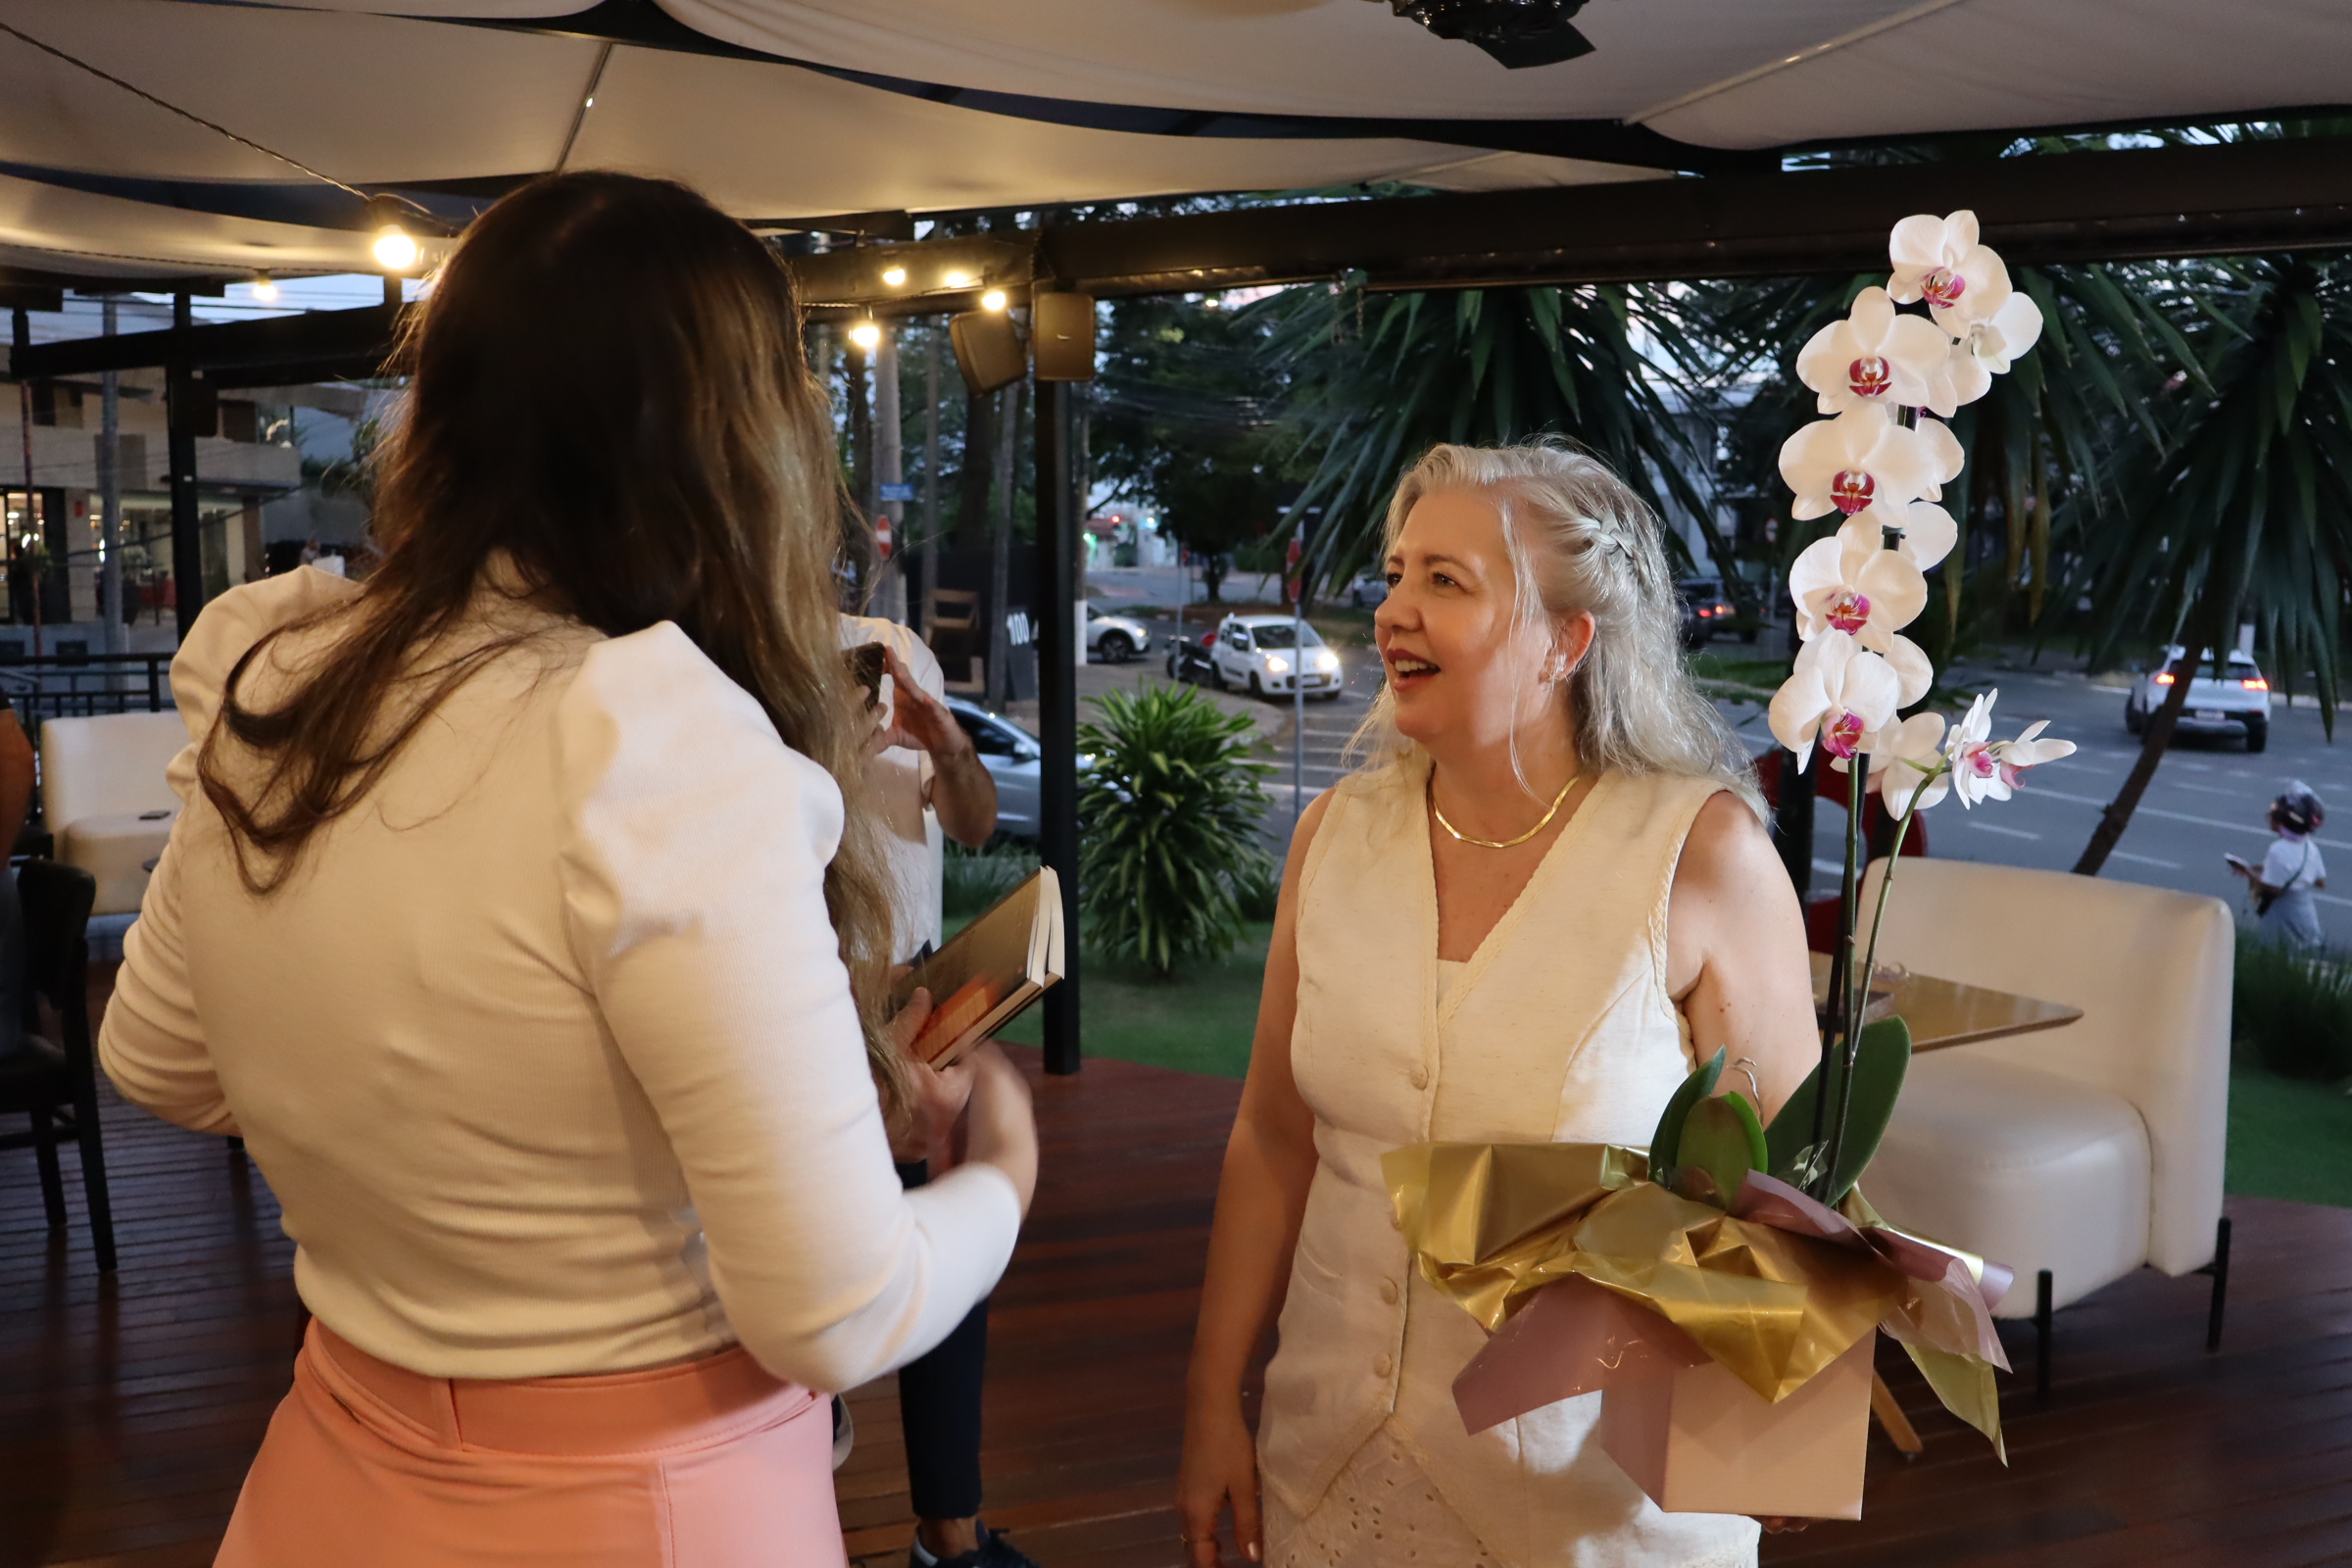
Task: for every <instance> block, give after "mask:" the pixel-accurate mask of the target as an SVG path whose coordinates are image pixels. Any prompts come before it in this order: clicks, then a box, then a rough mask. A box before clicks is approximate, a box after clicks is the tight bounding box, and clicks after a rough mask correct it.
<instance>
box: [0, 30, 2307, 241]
mask: <svg viewBox="0 0 2352 1568" xmlns="http://www.w3.org/2000/svg"><path fill="white" fill-rule="evenodd" d="M392 9H393V7H392V6H390V5H387V4H386V3H385V0H312V3H311V4H309V5H283V4H281V5H270V4H255V3H244V4H234V5H225V4H213V3H201V0H0V23H4V24H6V25H7V26H8V27H10V28H13V29H17V30H18V31H19V32H20V33H22V34H24V35H25V36H26V37H29V38H31V39H37V40H38V41H39V42H40V43H42V44H46V45H49V46H51V47H52V48H53V49H56V50H60V51H63V52H65V53H66V54H69V55H72V56H74V57H76V58H78V59H79V60H81V61H83V62H86V63H87V64H88V65H90V66H93V67H96V68H98V70H100V71H103V72H105V73H110V74H112V75H114V76H116V77H119V78H121V79H122V81H123V82H126V83H128V84H130V85H131V86H135V87H137V88H139V89H142V90H144V91H145V92H148V93H152V94H154V95H155V96H156V97H158V98H161V99H163V100H165V101H166V102H168V103H169V104H172V105H173V106H176V107H177V108H179V109H181V110H185V111H186V112H187V113H188V114H191V115H194V116H197V117H201V118H202V119H204V120H207V121H211V122H213V123H216V124H217V125H218V126H220V127H222V129H224V130H226V131H233V132H234V133H235V134H236V136H241V137H245V138H248V139H249V140H250V141H252V142H255V143H259V144H261V146H262V147H264V148H268V149H270V150H271V151H273V152H276V153H279V154H283V155H284V156H285V157H286V158H290V159H293V160H296V161H298V162H300V163H302V164H304V165H307V166H309V167H310V168H311V169H314V170H317V171H319V172H321V173H323V174H326V175H329V176H331V177H332V178H333V179H335V180H340V181H344V182H348V183H350V184H354V185H362V186H368V187H370V188H373V187H379V186H399V187H404V188H408V189H412V190H428V189H432V188H436V187H438V188H446V187H448V186H450V185H451V184H453V183H455V182H461V181H476V182H481V184H480V186H479V187H477V188H482V189H493V188H496V187H497V185H498V182H501V181H511V180H513V179H515V178H517V177H519V176H523V175H527V174H530V173H533V172H540V171H544V170H547V169H551V168H554V167H556V165H557V164H558V162H559V161H560V160H562V161H564V162H565V163H566V164H567V166H568V167H612V168H623V169H632V170H639V171H644V172H661V173H666V174H670V175H674V176H676V177H679V178H682V179H685V180H687V181H689V182H691V183H693V184H695V185H696V186H698V187H699V188H701V189H703V190H704V191H706V192H708V193H709V194H710V195H711V197H712V198H713V199H714V200H716V201H718V202H719V203H720V204H721V205H722V206H724V207H725V208H727V209H728V210H729V211H731V212H734V213H736V214H738V215H739V216H742V217H745V218H755V219H756V218H790V217H794V216H801V217H809V216H816V215H823V214H835V213H855V212H871V211H878V210H905V211H907V212H910V213H916V214H921V213H926V212H944V211H959V210H968V209H973V208H997V207H1036V206H1041V205H1047V204H1053V203H1063V202H1081V201H1098V200H1104V199H1110V198H1118V197H1136V196H1152V195H1167V194H1176V193H1188V192H1203V191H1231V190H1269V189H1295V188H1305V187H1319V186H1332V185H1348V184H1354V183H1357V182H1362V181H1402V182H1409V183H1413V184H1418V185H1427V186H1434V187H1438V188H1442V189H1454V190H1485V189H1500V188H1512V187H1523V186H1535V185H1556V184H1583V183H1592V182H1598V181H1605V180H1625V179H1642V178H1656V177H1663V176H1664V175H1666V174H1668V173H1670V172H1672V171H1673V170H1674V169H1675V168H1678V167H1679V168H1683V169H1692V168H1699V167H1703V165H1704V160H1705V157H1707V156H1715V155H1719V154H1720V153H1721V152H1722V151H1723V150H1727V149H1728V150H1741V149H1770V148H1785V147H1789V146H1795V145H1802V144H1807V143H1814V142H1821V141H1842V140H1851V139H1856V138H1870V137H1891V136H1913V135H1921V134H1930V133H1938V132H1949V131H1960V130H1980V129H2017V128H2030V127H2043V126H2057V125H2070V124H2082V123H2112V122H2134V121H2136V122H2148V121H2155V120H2162V119H2167V118H2178V117H2197V116H2204V117H2227V116H2238V115H2258V114H2260V113H2262V112H2264V111H2269V110H2276V109H2279V108H2284V107H2292V106H2305V105H2325V104H2327V103H2329V102H2330V101H2332V100H2336V99H2339V98H2345V97H2352V93H2347V92H2346V91H2345V88H2344V83H2345V82H2347V81H2352V6H2347V5H2344V4H2342V3H2340V0H2232V3H2230V4H2229V5H2218V4H2215V3H2213V0H2063V3H2059V4H2053V3H2051V0H1926V3H1912V4H1904V3H1902V0H1591V3H1590V4H1589V5H1587V6H1586V7H1585V9H1584V10H1583V11H1582V13H1580V14H1579V15H1578V16H1577V18H1576V25H1577V26H1578V27H1579V28H1580V29H1581V30H1582V31H1583V32H1584V33H1585V34H1586V36H1587V37H1588V38H1589V39H1590V40H1591V42H1592V43H1593V51H1592V52H1591V53H1590V54H1587V55H1584V56H1582V57H1581V58H1578V59H1574V60H1569V61H1565V62H1562V63H1560V64H1557V65H1552V66H1545V67H1540V68H1535V69H1530V70H1523V71H1509V70H1505V69H1504V68H1503V67H1501V66H1500V65H1498V64H1496V63H1495V61H1494V60H1493V59H1491V58H1489V57H1488V56H1487V55H1486V54H1484V53H1483V52H1481V51H1480V50H1479V49H1477V48H1476V47H1474V46H1473V45H1470V44H1467V43H1460V42H1450V41H1447V40H1445V39H1441V38H1438V37H1436V36H1434V35H1432V34H1431V33H1429V32H1428V31H1426V30H1425V29H1423V28H1422V27H1420V26H1418V25H1415V24H1413V23H1411V22H1409V21H1405V20H1400V19H1398V18H1397V17H1396V16H1394V15H1393V14H1392V13H1391V10H1390V7H1389V5H1388V4H1386V3H1385V0H1116V3H1105V0H1015V3H1012V4H1005V3H1003V0H998V3H994V4H981V3H979V0H659V9H656V3H655V0H607V3H605V4H603V5H599V6H594V7H591V6H589V5H587V4H583V3H582V0H406V3H405V4H399V5H398V6H397V10H398V12H399V13H401V14H398V15H393V14H386V13H387V12H389V11H391V10H392ZM592 82H593V84H594V91H593V104H592V105H590V106H587V107H585V108H584V107H583V104H584V100H586V99H588V98H589V97H590V95H591V94H590V88H591V83H592ZM948 100H954V101H948ZM1626 127H1638V128H1639V129H1638V132H1637V133H1636V134H1635V135H1628V134H1627V132H1626ZM1645 133H1654V137H1650V138H1648V139H1643V135H1644V134H1645ZM1676 144H1683V148H1684V149H1687V156H1686V155H1685V152H1684V151H1681V150H1678V148H1677V146H1676ZM566 148H568V153H566ZM1498 148H1504V149H1509V148H1517V149H1522V150H1497V149H1498ZM1526 149H1539V150H1526ZM1563 151H1577V152H1581V153H1583V154H1585V156H1557V154H1559V153H1561V152H1563ZM1604 160H1605V161H1604ZM359 214H360V209H359V204H358V203H357V202H356V201H354V200H353V199H352V198H351V197H349V196H348V195H344V194H342V193H340V192H337V191H335V190H333V189H332V187H331V186H329V185H326V184H323V183H320V182H318V181H315V180H310V179H307V178H305V177H304V176H303V175H301V174H299V173H297V172H295V171H294V170H292V169H290V168H289V167H288V166H287V165H286V164H285V163H282V162H280V161H278V160H277V159H275V158H272V157H270V156H269V154H268V153H265V152H263V151H258V150H256V149H255V148H253V147H250V146H246V145H242V144H240V142H239V141H237V140H235V139H233V138H232V137H231V136H229V135H226V134H223V133H222V131H221V130H216V129H208V128H206V127H205V126H203V125H200V124H197V123H191V121H189V120H188V119H185V118H182V117H181V116H179V115H175V114H172V113H171V112H170V111H168V110H166V109H164V108H160V107H157V106H155V105H154V104H151V103H148V102H145V101H142V100H141V99H140V98H139V97H137V96H135V95H134V94H133V93H131V92H130V91H127V90H125V88H124V87H123V86H121V85H117V84H113V83H110V82H108V81H105V80H102V79H100V78H99V77H97V76H95V75H92V74H90V73H88V72H86V71H84V70H81V69H78V68H77V67H75V66H74V65H73V64H70V63H68V62H67V61H64V60H61V59H59V58H57V57H56V56H55V55H52V54H49V53H45V52H43V51H42V50H40V49H38V48H36V47H34V46H33V45H32V44H31V43H29V42H26V41H25V37H18V36H10V35H8V34H6V33H0V263H6V264H10V265H14V266H16V267H20V268H27V269H37V270H48V271H53V272H61V273H71V274H93V273H95V274H113V275H149V276H152V275H157V274H160V273H163V272H169V271H182V272H185V271H197V272H212V273H216V274H222V273H227V274H233V273H241V272H248V271H251V270H283V271H299V270H350V269H363V270H364V269H366V268H367V267H368V260H367V254H366V235H365V233H364V232H363V231H362V229H361V227H360V216H359Z"/></svg>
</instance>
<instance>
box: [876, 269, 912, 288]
mask: <svg viewBox="0 0 2352 1568" xmlns="http://www.w3.org/2000/svg"><path fill="white" fill-rule="evenodd" d="M882 281H883V282H884V283H885V284H887V285H888V286H890V287H891V288H897V287H899V286H900V285H902V284H903V283H905V282H906V281H907V269H905V268H904V267H889V268H884V269H883V270H882Z"/></svg>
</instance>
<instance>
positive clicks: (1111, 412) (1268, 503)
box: [1088, 298, 1299, 556]
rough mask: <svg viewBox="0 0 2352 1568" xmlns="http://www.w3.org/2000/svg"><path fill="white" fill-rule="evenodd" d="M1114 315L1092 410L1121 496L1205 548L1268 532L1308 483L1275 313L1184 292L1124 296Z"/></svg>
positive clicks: (1101, 450) (1094, 439) (1223, 550)
mask: <svg viewBox="0 0 2352 1568" xmlns="http://www.w3.org/2000/svg"><path fill="white" fill-rule="evenodd" d="M1109 316H1110V322H1109V330H1108V331H1107V332H1106V333H1105V343H1104V353H1103V363H1102V367H1101V370H1100V373H1099V376H1098V379H1097V380H1096V383H1095V388H1094V393H1093V401H1092V405H1091V409H1090V416H1089V417H1090V421H1091V423H1090V429H1089V436H1088V448H1089V455H1090V457H1091V460H1092V463H1093V467H1094V477H1095V478H1096V479H1097V480H1098V481H1103V480H1107V481H1109V482H1110V484H1111V485H1112V487H1113V488H1112V491H1111V495H1110V499H1112V500H1118V499H1128V498H1132V499H1135V500H1138V501H1146V502H1149V503H1150V504H1151V505H1152V506H1153V507H1155V508H1156V509H1157V510H1158V512H1159V514H1160V521H1161V527H1162V529H1163V530H1164V531H1165V532H1166V533H1167V534H1168V535H1169V536H1171V537H1173V538H1175V539H1177V540H1178V541H1180V542H1181V543H1182V544H1183V545H1184V546H1185V548H1187V549H1189V550H1191V551H1193V552H1195V553H1196V554H1200V555H1205V556H1221V555H1226V554H1229V553H1231V552H1233V551H1235V550H1237V549H1240V548H1241V547H1242V546H1243V545H1245V544H1247V543H1248V542H1249V541H1250V540H1252V539H1254V538H1257V537H1259V536H1261V535H1263V534H1264V533H1265V532H1266V530H1267V529H1268V528H1270V527H1272V526H1273V525H1274V524H1275V523H1276V522H1277V521H1278V520H1279V519H1280V518H1281V516H1282V514H1283V509H1284V506H1285V504H1286V503H1287V502H1288V501H1289V500H1290V499H1291V498H1292V497H1293V496H1294V495H1296V494H1297V493H1298V489H1299V483H1298V475H1297V473H1296V471H1295V469H1294V466H1293V464H1292V462H1291V445H1292V444H1291V443H1290V442H1289V441H1287V440H1286V439H1285V438H1284V436H1283V432H1282V430H1281V429H1280V427H1279V426H1278V424H1277V422H1276V417H1275V415H1276V410H1277V408H1278V407H1279V397H1278V396H1274V395H1272V394H1277V393H1279V391H1280V382H1279V379H1277V378H1274V377H1271V376H1270V374H1269V368H1268V367H1267V366H1266V364H1265V363H1264V360H1263V357H1262V354H1261V350H1262V348H1263V344H1264V339H1265V336H1266V330H1265V325H1264V323H1263V322H1262V321H1261V320H1259V319H1250V318H1245V317H1244V316H1243V315H1242V314H1241V313H1237V312H1234V311H1230V310H1225V309H1222V308H1220V307H1218V306H1217V305H1216V304H1214V303H1213V302H1206V301H1201V300H1186V299H1182V298H1169V299H1139V300H1120V301H1118V302H1116V303H1114V304H1113V305H1112V306H1111V308H1110V312H1109Z"/></svg>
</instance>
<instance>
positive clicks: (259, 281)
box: [253, 272, 277, 305]
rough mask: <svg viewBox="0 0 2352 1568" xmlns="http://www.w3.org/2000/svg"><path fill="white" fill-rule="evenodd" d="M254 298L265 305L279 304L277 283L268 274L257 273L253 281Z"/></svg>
mask: <svg viewBox="0 0 2352 1568" xmlns="http://www.w3.org/2000/svg"><path fill="white" fill-rule="evenodd" d="M253 297H254V298H255V299H257V300H260V301H261V302H262V303H263V304H264V305H275V304H276V303H277V281H276V279H274V278H272V277H271V276H270V274H269V273H268V272H261V273H257V274H256V275H255V277H254V280H253Z"/></svg>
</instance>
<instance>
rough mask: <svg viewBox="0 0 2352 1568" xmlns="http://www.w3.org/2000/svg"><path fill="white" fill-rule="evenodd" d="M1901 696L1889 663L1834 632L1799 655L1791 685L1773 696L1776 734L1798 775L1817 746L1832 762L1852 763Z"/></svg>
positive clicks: (1773, 722) (1891, 712)
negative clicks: (1844, 760) (1793, 760)
mask: <svg viewBox="0 0 2352 1568" xmlns="http://www.w3.org/2000/svg"><path fill="white" fill-rule="evenodd" d="M1901 690H1902V682H1901V678H1900V677H1899V676H1897V675H1896V674H1895V672H1894V668H1893V666H1892V665H1890V664H1888V663H1887V661H1886V660H1884V659H1881V658H1880V657H1879V656H1878V655H1876V654H1874V653H1871V652H1870V651H1869V650H1868V649H1866V648H1864V647H1863V646H1862V645H1861V644H1860V643H1857V642H1855V641H1854V640H1853V639H1852V638H1851V637H1848V636H1847V635H1845V633H1843V632H1830V633H1827V634H1825V635H1823V636H1821V637H1817V638H1815V639H1814V640H1813V641H1811V642H1809V643H1807V644H1805V646H1804V647H1803V648H1802V649H1800V650H1799V651H1798V653H1797V656H1796V662H1795V665H1794V667H1793V668H1792V669H1791V670H1790V672H1789V679H1788V680H1787V681H1785V682H1784V683H1783V684H1782V686H1781V689H1780V690H1779V691H1778V692H1775V693H1774V694H1773V698H1772V708H1771V713H1770V716H1771V722H1772V733H1773V734H1774V735H1775V736H1777V737H1778V738H1779V740H1780V743H1781V744H1782V745H1783V746H1786V747H1788V748H1789V750H1790V751H1792V752H1794V753H1795V754H1796V766H1797V770H1798V771H1799V772H1802V771H1803V770H1804V767H1805V764H1806V763H1807V762H1808V761H1810V760H1812V757H1813V743H1814V742H1815V741H1816V740H1818V741H1819V742H1820V743H1821V747H1822V750H1824V751H1826V752H1828V753H1829V754H1830V755H1831V756H1832V757H1841V758H1850V757H1852V756H1853V755H1854V754H1855V753H1856V752H1858V751H1860V750H1861V749H1862V741H1863V739H1864V737H1866V736H1868V735H1869V734H1870V733H1871V732H1873V731H1874V730H1880V729H1884V728H1886V727H1887V723H1888V722H1889V721H1891V720H1892V719H1893V717H1894V711H1895V710H1896V708H1898V707H1900V706H1901V703H1900V698H1901Z"/></svg>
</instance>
